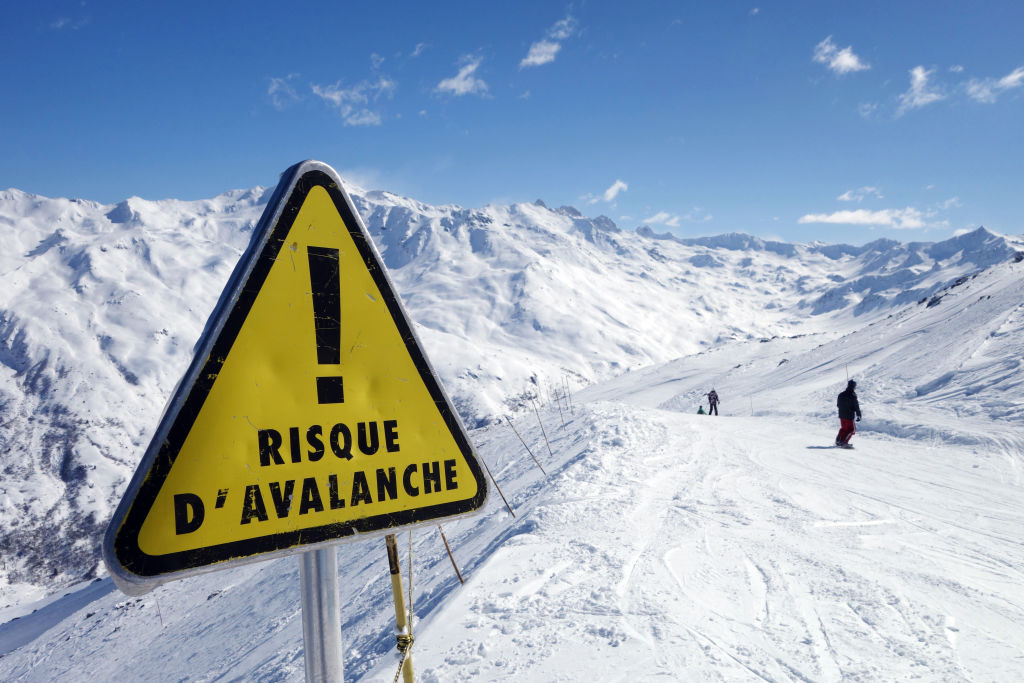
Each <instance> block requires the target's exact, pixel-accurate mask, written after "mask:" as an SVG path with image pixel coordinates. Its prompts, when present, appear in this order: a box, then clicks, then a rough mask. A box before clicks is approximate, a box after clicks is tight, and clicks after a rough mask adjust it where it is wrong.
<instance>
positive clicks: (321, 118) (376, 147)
mask: <svg viewBox="0 0 1024 683" xmlns="http://www.w3.org/2000/svg"><path fill="white" fill-rule="evenodd" d="M0 18H2V21H0V64H2V67H3V73H4V81H5V84H6V87H5V88H4V89H3V93H4V94H3V95H2V102H0V187H15V188H18V189H21V190H25V191H28V192H34V193H38V194H42V195H46V196H51V197H54V196H63V197H82V198H86V199H93V200H97V201H101V202H104V203H113V202H116V201H120V200H121V199H123V198H125V197H128V196H133V195H136V196H141V197H145V198H147V199H162V198H167V197H174V198H179V199H199V198H205V197H211V196H214V195H216V194H219V193H221V192H224V191H226V190H229V189H235V188H247V187H252V186H255V185H265V186H266V185H273V184H274V183H275V182H276V179H277V176H278V174H279V173H280V172H281V171H283V170H284V169H285V168H287V167H288V166H290V165H291V164H292V163H295V162H297V161H300V160H302V159H306V158H315V159H319V160H322V161H325V162H327V163H329V164H331V165H332V166H334V167H335V168H336V169H338V170H339V172H341V173H342V175H343V176H344V177H347V178H351V179H352V180H353V181H354V182H357V183H358V184H360V185H362V186H364V187H367V188H369V189H386V190H390V191H393V192H397V193H400V194H404V195H407V196H411V197H413V198H416V199H419V200H421V201H425V202H428V203H433V204H446V203H455V204H461V205H463V206H469V207H475V206H482V205H484V204H487V203H490V202H494V203H509V202H513V201H533V200H534V199H537V198H542V199H544V201H545V202H546V203H548V204H549V205H553V206H558V205H562V204H571V205H574V206H576V207H577V208H579V209H580V210H581V211H583V212H584V213H586V214H588V215H592V216H596V215H599V214H604V215H607V216H609V217H611V218H612V219H613V220H615V221H616V223H618V224H619V225H620V226H621V227H623V228H630V229H632V228H635V227H637V226H639V225H645V224H646V225H649V226H650V227H651V228H652V229H654V230H655V231H657V232H665V231H671V232H673V233H675V234H677V235H681V236H694V235H708V234H718V233H722V232H730V231H742V232H749V233H752V234H756V235H760V236H764V237H776V238H782V239H786V240H793V241H810V240H814V239H820V240H823V241H826V242H847V243H853V244H859V243H864V242H867V241H869V240H872V239H876V238H878V237H891V238H894V239H898V240H901V241H916V240H926V241H933V240H937V239H944V238H945V237H948V236H950V235H952V234H954V233H955V232H957V231H961V230H964V229H970V228H974V227H977V226H978V225H985V226H987V227H989V228H991V229H993V230H996V231H998V232H1003V233H1009V234H1020V233H1024V201H1022V198H1024V40H1022V39H1021V35H1022V34H1021V30H1022V29H1021V27H1022V26H1024V3H1021V2H976V3H965V2H942V1H939V2H935V1H932V2H891V1H890V2H858V3H849V2H842V3H840V2H827V1H824V0H821V1H813V2H783V3H768V2H763V3H762V2H685V3H669V2H635V3H619V2H597V1H594V0H589V1H578V2H572V3H568V4H559V3H554V2H517V3H468V2H467V3H456V2H451V3H422V2H387V1H382V2H377V3H359V4H357V3H351V2H316V1H312V0H311V1H307V2H302V3H281V2H276V3H267V2H261V1H259V0H252V1H250V2H244V3H242V2H220V3H215V2H209V3H196V2H187V1H186V2H177V3H164V2H102V3H101V2H77V1H76V2H41V3H6V6H5V7H4V9H3V10H0Z"/></svg>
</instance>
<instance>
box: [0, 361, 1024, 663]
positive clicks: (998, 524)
mask: <svg viewBox="0 0 1024 683" xmlns="http://www.w3.org/2000/svg"><path fill="white" fill-rule="evenodd" d="M669 370H670V368H669V367H668V366H666V368H663V372H664V373H665V374H664V376H662V378H661V380H660V381H652V379H653V377H652V374H644V375H642V376H641V375H639V374H638V375H637V377H635V378H634V379H635V380H636V381H637V382H640V383H641V384H638V385H637V386H636V387H635V389H636V390H635V391H634V392H633V393H632V394H630V392H624V394H623V395H630V396H632V398H633V399H636V400H635V401H634V400H630V402H628V403H627V402H622V401H609V400H607V399H605V400H589V401H588V399H587V394H582V395H580V397H579V402H578V403H577V406H576V410H575V412H574V413H571V414H566V415H565V418H566V426H565V428H564V429H563V428H562V427H561V423H560V421H559V415H558V413H557V411H556V410H555V409H554V407H552V406H549V407H548V408H547V409H546V410H545V411H543V413H542V414H543V418H544V421H545V425H546V427H547V434H548V437H549V440H550V443H551V448H552V451H553V456H552V455H549V454H548V452H547V449H546V447H545V446H544V440H543V436H542V434H541V431H540V428H539V427H538V425H537V421H536V419H535V416H533V415H521V416H520V417H519V418H518V419H517V420H516V426H517V429H518V430H519V431H520V433H521V434H522V435H523V437H524V439H526V441H527V443H528V444H530V446H531V448H533V449H534V453H535V454H537V455H538V458H539V459H540V460H541V462H542V464H543V465H544V467H545V469H546V470H547V473H548V474H547V476H544V475H543V474H542V473H541V472H540V470H539V468H537V466H536V465H535V464H534V463H533V461H532V460H531V459H530V457H529V456H528V455H527V454H526V453H525V451H524V450H523V448H522V445H521V444H520V443H519V441H518V439H517V438H516V436H515V435H514V434H513V433H512V431H511V429H509V428H508V426H507V425H496V426H492V427H489V428H486V429H482V430H476V431H474V432H473V433H472V437H473V440H474V443H475V444H476V446H477V449H478V451H479V452H480V454H481V456H482V457H484V458H485V459H486V460H487V461H488V463H489V465H490V468H491V470H492V471H493V472H494V474H495V477H496V478H497V480H498V482H499V484H500V485H501V486H502V488H503V490H504V492H505V495H506V496H507V497H508V498H509V502H510V503H511V505H512V506H513V509H514V510H515V512H516V517H515V518H512V517H511V515H509V514H508V512H507V511H506V510H505V508H504V506H503V505H502V503H501V500H500V497H498V496H496V495H495V496H492V498H491V500H490V503H489V505H488V507H487V509H486V511H485V512H484V514H482V515H481V516H478V517H475V518H470V519H465V520H460V521H456V522H451V523H447V524H445V531H446V533H447V535H448V538H449V540H450V541H451V542H452V546H453V549H454V552H455V556H456V558H457V560H458V561H459V562H460V566H461V568H462V571H463V574H464V576H465V577H466V584H465V585H464V586H460V585H459V584H458V581H457V580H456V579H455V576H454V573H453V572H452V569H451V566H450V564H449V563H448V559H447V556H446V555H445V554H444V549H443V547H442V545H441V543H440V540H439V538H437V533H436V530H433V529H430V528H426V529H420V530H417V531H416V532H415V533H414V542H415V558H416V569H415V579H414V594H415V604H414V611H415V614H416V617H417V618H416V644H415V647H414V654H413V658H414V664H415V668H416V671H417V676H418V680H420V681H425V682H427V683H430V682H435V683H439V682H442V681H453V680H474V681H478V680H479V681H505V680H530V681H534V680H536V681H548V680H601V681H608V680H611V681H617V680H621V681H626V680H629V681H634V680H659V679H669V680H680V679H682V680H709V679H710V680H738V681H747V680H761V679H764V680H772V681H787V680H814V681H834V680H841V679H853V680H893V679H905V678H910V677H919V678H923V679H925V680H942V681H948V680H1013V679H1019V678H1021V677H1022V676H1024V655H1022V652H1021V648H1020V643H1022V642H1024V572H1022V571H1021V569H1020V567H1022V566H1024V544H1022V542H1021V540H1020V539H1021V533H1020V531H1021V529H1024V500H1022V497H1021V496H1020V478H1019V475H1018V472H1017V469H1016V468H1017V464H1016V463H1017V460H1016V459H1015V458H1009V457H1007V453H1005V452H1002V451H1001V450H999V449H992V450H986V449H984V448H982V447H980V446H972V445H965V444H962V443H952V444H944V443H941V442H936V441H929V442H916V441H913V440H908V439H901V438H897V437H893V436H887V435H885V434H878V433H870V432H867V433H861V434H858V435H857V436H856V437H854V444H855V445H856V450H853V451H845V450H839V449H832V448H826V447H825V445H826V444H829V443H831V441H832V439H833V438H834V435H835V428H836V425H834V424H833V423H832V422H831V421H828V422H826V421H817V422H815V421H803V422H801V421H797V420H793V419H790V418H785V419H780V418H766V417H749V416H744V417H737V416H729V415H723V416H722V417H710V416H698V415H694V414H690V413H685V414H684V413H680V412H675V411H669V410H664V409H659V408H655V407H650V405H649V403H650V401H649V400H644V398H643V397H644V394H645V392H648V391H663V387H664V386H666V384H665V383H666V382H670V380H671V376H672V373H671V372H670V371H669ZM654 374H656V373H654ZM658 387H662V389H658ZM587 393H588V394H590V395H603V396H606V395H607V394H608V389H607V387H595V388H594V389H593V390H592V391H590V392H587ZM662 398H663V397H662ZM865 422H866V423H869V420H865ZM861 424H862V425H864V424H865V423H861ZM406 538H407V537H406V536H405V535H404V534H403V535H402V537H401V538H400V539H399V547H400V548H403V549H404V548H405V547H406ZM403 555H404V553H403ZM339 558H340V562H339V566H340V568H341V572H342V576H341V589H342V606H343V607H342V621H343V631H342V632H343V639H344V647H345V653H346V680H349V681H390V680H392V678H393V676H394V673H395V670H396V666H397V661H398V658H397V654H396V653H395V650H394V643H395V641H394V613H393V607H392V605H391V603H390V586H389V584H388V579H387V576H388V574H387V563H386V557H385V553H384V544H383V541H382V540H381V539H370V540H366V541H360V542H356V543H351V544H345V545H342V546H340V547H339ZM404 560H405V558H404V557H403V561H404ZM296 568H297V562H296V561H295V558H284V559H282V560H278V561H272V562H265V563H261V564H257V565H251V566H247V567H242V568H239V569H235V570H230V571H224V572H217V573H214V574H210V575H206V576H201V577H196V578H193V579H188V580H184V581H179V582H175V583H173V584H169V585H167V586H162V587H160V588H159V589H157V590H156V591H155V592H154V593H153V594H151V595H148V596H143V597H142V598H126V597H125V596H123V595H121V594H119V593H118V592H117V591H110V590H109V579H107V580H105V582H103V584H97V586H96V587H95V588H87V589H83V590H88V591H91V592H89V593H88V594H85V593H83V592H78V593H74V594H71V595H69V596H68V597H66V598H62V599H61V600H59V601H57V602H55V603H53V604H52V605H50V606H48V607H47V609H46V611H43V610H40V613H37V614H30V615H26V616H24V617H22V619H19V620H18V621H12V622H8V623H7V624H4V625H3V629H4V633H3V634H2V635H3V636H4V637H3V639H2V640H4V642H7V643H8V644H10V645H12V646H13V647H14V648H15V649H13V650H11V651H9V652H6V653H0V679H3V680H12V681H14V680H29V681H34V680H72V681H81V680H96V679H109V680H112V679H145V680H153V681H160V680H181V679H189V680H214V679H220V678H227V679H246V680H266V681H282V680H288V681H292V680H295V681H297V680H301V679H302V677H303V667H302V629H301V617H300V612H299V603H298V577H297V571H296ZM61 610H64V612H65V617H64V618H63V619H57V618H55V615H58V614H59V613H60V611H61ZM41 619H45V620H46V621H45V623H43V622H42V621H40V620H41ZM26 632H30V633H29V636H30V637H26V635H25V634H26Z"/></svg>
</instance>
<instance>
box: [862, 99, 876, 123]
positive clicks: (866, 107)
mask: <svg viewBox="0 0 1024 683" xmlns="http://www.w3.org/2000/svg"><path fill="white" fill-rule="evenodd" d="M877 110H878V104H877V103H875V102H861V103H860V104H859V105H857V113H858V114H860V115H861V117H863V118H865V119H869V118H871V116H872V115H873V114H874V113H875V112H876V111H877Z"/></svg>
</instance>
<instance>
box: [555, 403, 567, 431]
mask: <svg viewBox="0 0 1024 683" xmlns="http://www.w3.org/2000/svg"><path fill="white" fill-rule="evenodd" d="M555 400H556V402H557V403H558V419H560V420H561V421H562V430H563V431H565V415H564V414H563V413H562V397H561V396H558V395H557V394H556V396H555Z"/></svg>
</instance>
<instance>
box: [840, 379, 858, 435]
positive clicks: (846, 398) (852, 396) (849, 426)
mask: <svg viewBox="0 0 1024 683" xmlns="http://www.w3.org/2000/svg"><path fill="white" fill-rule="evenodd" d="M856 388H857V383H856V382H854V381H853V380H852V379H851V380H850V381H849V382H847V384H846V391H844V392H842V393H841V394H839V398H838V399H837V400H836V406H837V407H838V408H839V425H840V426H839V434H837V435H836V446H838V447H840V448H853V446H851V445H850V439H851V438H853V435H854V434H856V433H857V426H856V425H855V424H854V418H856V421H857V422H860V402H859V401H858V400H857V392H856V391H854V389H856Z"/></svg>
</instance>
